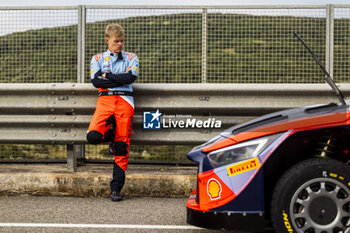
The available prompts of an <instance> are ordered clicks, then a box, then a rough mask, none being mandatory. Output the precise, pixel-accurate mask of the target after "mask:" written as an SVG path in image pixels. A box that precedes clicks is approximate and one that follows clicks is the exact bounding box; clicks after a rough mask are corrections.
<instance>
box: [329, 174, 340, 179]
mask: <svg viewBox="0 0 350 233" xmlns="http://www.w3.org/2000/svg"><path fill="white" fill-rule="evenodd" d="M329 176H331V177H334V178H337V177H338V175H337V174H335V173H330V174H329Z"/></svg>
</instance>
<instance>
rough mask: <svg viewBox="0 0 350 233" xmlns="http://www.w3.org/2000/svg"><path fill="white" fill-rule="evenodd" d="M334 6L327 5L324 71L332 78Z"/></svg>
mask: <svg viewBox="0 0 350 233" xmlns="http://www.w3.org/2000/svg"><path fill="white" fill-rule="evenodd" d="M333 48H334V6H333V5H327V15H326V70H327V71H328V73H329V75H330V76H331V77H333V61H334V60H333Z"/></svg>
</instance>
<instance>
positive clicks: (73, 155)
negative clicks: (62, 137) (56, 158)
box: [67, 145, 84, 172]
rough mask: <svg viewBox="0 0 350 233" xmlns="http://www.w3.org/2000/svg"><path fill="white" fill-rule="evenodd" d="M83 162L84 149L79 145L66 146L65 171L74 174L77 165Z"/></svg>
mask: <svg viewBox="0 0 350 233" xmlns="http://www.w3.org/2000/svg"><path fill="white" fill-rule="evenodd" d="M83 161H84V147H83V146H81V145H67V169H68V170H69V171H70V172H75V171H76V169H77V166H78V165H82V163H83Z"/></svg>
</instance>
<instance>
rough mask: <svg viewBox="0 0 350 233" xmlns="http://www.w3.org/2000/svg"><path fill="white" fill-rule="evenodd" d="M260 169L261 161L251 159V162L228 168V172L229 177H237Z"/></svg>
mask: <svg viewBox="0 0 350 233" xmlns="http://www.w3.org/2000/svg"><path fill="white" fill-rule="evenodd" d="M259 167H260V163H259V159H258V158H254V159H250V160H247V161H244V162H240V163H237V164H235V165H232V166H229V167H227V172H228V175H229V176H235V175H238V174H241V173H243V172H247V171H250V170H253V169H256V168H259Z"/></svg>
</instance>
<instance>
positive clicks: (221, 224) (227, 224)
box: [187, 207, 265, 231]
mask: <svg viewBox="0 0 350 233" xmlns="http://www.w3.org/2000/svg"><path fill="white" fill-rule="evenodd" d="M187 223H189V224H191V225H194V226H198V227H203V228H211V229H226V230H237V231H263V230H264V227H265V217H264V214H263V213H230V212H206V211H198V210H193V209H190V208H188V207H187Z"/></svg>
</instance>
